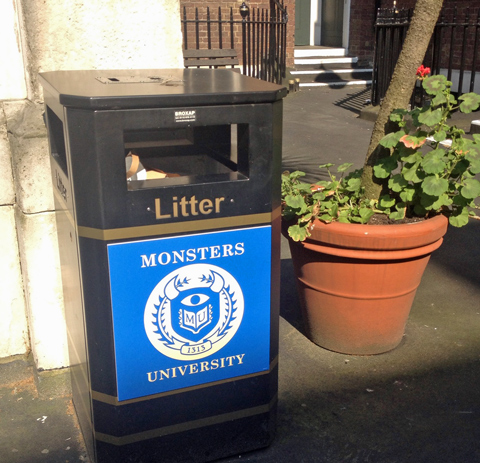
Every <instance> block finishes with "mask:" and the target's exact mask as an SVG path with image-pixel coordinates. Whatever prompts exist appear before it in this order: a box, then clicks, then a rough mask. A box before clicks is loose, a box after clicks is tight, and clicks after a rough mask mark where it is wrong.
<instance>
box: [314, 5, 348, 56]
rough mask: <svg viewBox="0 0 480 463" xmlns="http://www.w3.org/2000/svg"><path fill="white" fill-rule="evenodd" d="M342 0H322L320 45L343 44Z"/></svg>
mask: <svg viewBox="0 0 480 463" xmlns="http://www.w3.org/2000/svg"><path fill="white" fill-rule="evenodd" d="M343 2H344V0H322V26H321V42H320V45H323V46H325V47H341V46H342V44H343V13H344V11H343V5H344V3H343Z"/></svg>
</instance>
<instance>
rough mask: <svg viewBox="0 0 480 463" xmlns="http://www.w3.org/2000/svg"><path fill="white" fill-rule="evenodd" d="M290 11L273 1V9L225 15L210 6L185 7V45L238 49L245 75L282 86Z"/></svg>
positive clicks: (198, 48) (242, 10) (253, 9)
mask: <svg viewBox="0 0 480 463" xmlns="http://www.w3.org/2000/svg"><path fill="white" fill-rule="evenodd" d="M287 23H288V14H287V8H286V7H284V6H283V2H282V3H280V2H279V1H278V0H272V2H271V8H270V9H265V8H250V7H248V6H247V5H246V4H245V2H243V3H242V5H241V7H240V8H239V10H238V11H234V10H233V8H230V9H229V10H228V12H227V14H225V12H224V11H222V9H221V7H220V6H219V7H218V9H216V8H215V9H213V8H212V10H211V9H210V7H206V8H202V9H199V8H198V7H196V8H195V9H194V10H193V9H187V8H186V7H184V8H183V15H182V28H183V46H184V49H185V50H189V49H196V50H200V49H212V50H214V49H223V48H232V49H235V50H237V53H238V56H239V58H240V60H241V65H242V72H243V74H245V75H248V76H252V77H255V78H257V79H261V80H266V81H268V82H274V83H278V84H280V83H282V79H283V78H284V77H285V76H286V48H287Z"/></svg>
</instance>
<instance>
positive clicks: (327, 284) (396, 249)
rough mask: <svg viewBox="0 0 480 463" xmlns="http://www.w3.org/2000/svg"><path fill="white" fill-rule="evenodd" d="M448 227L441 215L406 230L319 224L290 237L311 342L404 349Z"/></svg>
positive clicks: (356, 349)
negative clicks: (415, 305)
mask: <svg viewBox="0 0 480 463" xmlns="http://www.w3.org/2000/svg"><path fill="white" fill-rule="evenodd" d="M447 226H448V220H447V219H446V218H445V217H444V216H442V215H440V216H436V217H434V218H432V219H429V220H425V221H422V222H416V223H411V224H401V225H357V224H342V223H338V222H336V223H331V224H324V223H322V222H320V221H316V222H315V223H314V226H313V229H312V236H311V237H310V238H308V239H307V240H306V241H304V242H301V243H296V242H294V241H292V240H289V241H290V250H291V254H292V259H293V265H294V269H295V273H296V277H297V287H298V291H299V296H300V302H301V305H302V309H303V312H304V317H305V322H306V328H307V335H308V336H309V337H310V339H311V340H312V341H313V342H314V343H316V344H318V345H319V346H321V347H324V348H326V349H329V350H332V351H335V352H341V353H346V354H355V355H368V354H380V353H382V352H387V351H389V350H391V349H394V348H395V347H397V346H398V344H400V342H401V340H402V336H403V333H404V330H405V324H406V322H407V318H408V315H409V312H410V308H411V306H412V302H413V299H414V297H415V293H416V291H417V288H418V285H419V284H420V280H421V278H422V275H423V272H424V270H425V267H426V265H427V263H428V261H429V259H430V254H431V253H432V252H433V251H434V250H435V249H437V248H438V247H440V245H441V244H442V241H443V238H442V237H443V235H444V234H445V232H446V231H447Z"/></svg>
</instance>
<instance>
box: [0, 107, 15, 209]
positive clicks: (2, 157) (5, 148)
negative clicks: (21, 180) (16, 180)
mask: <svg viewBox="0 0 480 463" xmlns="http://www.w3.org/2000/svg"><path fill="white" fill-rule="evenodd" d="M0 183H1V185H2V187H1V188H0V206H3V205H6V204H9V205H12V204H13V203H14V202H15V188H14V186H13V174H12V156H11V151H10V144H9V142H8V136H7V125H6V119H5V114H4V112H3V104H1V105H0Z"/></svg>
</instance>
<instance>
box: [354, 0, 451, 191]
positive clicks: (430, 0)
mask: <svg viewBox="0 0 480 463" xmlns="http://www.w3.org/2000/svg"><path fill="white" fill-rule="evenodd" d="M442 5H443V0H417V3H416V5H415V10H414V12H413V17H412V21H411V23H410V27H409V28H408V32H407V35H406V37H405V42H404V44H403V47H402V51H401V53H400V56H399V58H398V62H397V64H396V66H395V70H394V72H393V76H392V80H391V81H390V85H389V86H388V89H387V93H386V94H385V98H384V99H383V101H382V104H381V105H380V110H379V113H378V117H377V120H376V122H375V125H374V127H373V131H372V137H371V139H370V145H369V147H368V151H367V156H366V158H365V164H364V167H363V175H362V183H363V186H364V187H365V194H366V197H367V198H369V199H378V198H379V197H380V195H381V192H382V188H383V184H382V183H381V182H379V181H378V182H377V181H375V179H374V177H373V166H374V164H375V163H376V162H377V160H378V159H380V158H382V157H386V156H388V155H389V154H390V152H389V151H388V150H386V149H384V148H382V147H381V146H380V145H379V144H378V143H379V141H380V140H381V139H382V138H383V137H384V136H385V134H386V133H388V128H389V127H388V125H389V124H388V122H389V116H390V113H391V112H392V111H393V110H394V109H397V108H407V106H408V104H409V102H410V98H411V96H412V92H413V88H414V86H415V81H416V72H417V69H418V67H419V66H420V65H421V64H422V61H423V59H424V57H425V53H426V51H427V48H428V44H429V42H430V39H431V37H432V35H433V31H434V29H435V24H436V23H437V20H438V17H439V15H440V10H441V9H442Z"/></svg>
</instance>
